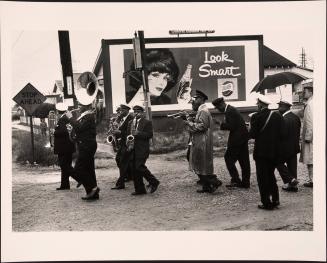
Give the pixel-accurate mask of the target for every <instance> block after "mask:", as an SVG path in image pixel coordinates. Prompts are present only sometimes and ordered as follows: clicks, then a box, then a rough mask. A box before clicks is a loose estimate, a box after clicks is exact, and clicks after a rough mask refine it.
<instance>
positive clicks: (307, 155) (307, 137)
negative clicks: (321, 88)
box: [300, 85, 313, 187]
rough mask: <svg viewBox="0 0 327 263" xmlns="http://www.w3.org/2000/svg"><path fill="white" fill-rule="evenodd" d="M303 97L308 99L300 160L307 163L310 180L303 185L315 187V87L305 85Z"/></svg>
mask: <svg viewBox="0 0 327 263" xmlns="http://www.w3.org/2000/svg"><path fill="white" fill-rule="evenodd" d="M303 92H304V94H303V97H304V98H305V99H307V103H306V106H305V108H304V116H303V127H302V145H301V155H300V162H302V163H304V164H306V165H307V168H308V181H307V182H306V183H304V184H303V185H304V186H306V187H313V182H312V176H313V160H312V159H313V151H312V149H313V144H312V143H313V101H312V98H313V87H312V85H310V86H306V87H304V91H303Z"/></svg>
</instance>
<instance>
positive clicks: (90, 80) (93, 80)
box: [75, 71, 99, 105]
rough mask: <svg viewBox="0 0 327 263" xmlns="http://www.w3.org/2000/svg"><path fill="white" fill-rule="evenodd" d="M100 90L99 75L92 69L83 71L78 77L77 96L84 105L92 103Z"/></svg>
mask: <svg viewBox="0 0 327 263" xmlns="http://www.w3.org/2000/svg"><path fill="white" fill-rule="evenodd" d="M98 90H99V83H98V79H97V77H96V76H95V75H94V74H93V73H92V72H90V71H86V72H84V73H82V74H81V75H80V76H79V78H78V79H77V85H76V87H75V96H76V99H77V101H78V102H79V103H80V104H82V105H90V104H91V103H92V102H93V101H94V100H95V98H96V96H97V93H98Z"/></svg>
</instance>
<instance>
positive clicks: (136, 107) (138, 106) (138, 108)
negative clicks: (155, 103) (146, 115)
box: [133, 105, 144, 111]
mask: <svg viewBox="0 0 327 263" xmlns="http://www.w3.org/2000/svg"><path fill="white" fill-rule="evenodd" d="M133 110H141V111H144V108H143V107H142V106H140V105H135V106H134V107H133Z"/></svg>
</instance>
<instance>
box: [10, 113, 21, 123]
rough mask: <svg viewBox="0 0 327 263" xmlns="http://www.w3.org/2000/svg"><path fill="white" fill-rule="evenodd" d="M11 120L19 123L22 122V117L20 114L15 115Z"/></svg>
mask: <svg viewBox="0 0 327 263" xmlns="http://www.w3.org/2000/svg"><path fill="white" fill-rule="evenodd" d="M11 120H12V121H19V120H20V115H19V114H18V113H13V114H12V115H11Z"/></svg>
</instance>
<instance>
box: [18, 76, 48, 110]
mask: <svg viewBox="0 0 327 263" xmlns="http://www.w3.org/2000/svg"><path fill="white" fill-rule="evenodd" d="M13 100H14V101H15V102H17V104H18V105H19V106H21V107H23V108H24V110H26V112H27V113H28V114H29V115H32V114H33V112H34V111H35V110H36V109H37V108H38V107H39V106H40V105H41V104H42V103H43V102H44V101H45V100H46V97H45V96H43V94H42V93H41V92H39V91H38V90H37V89H36V88H35V87H34V86H33V85H32V84H31V83H28V84H27V85H26V86H25V87H24V88H22V89H21V91H20V92H18V93H17V95H16V96H15V97H14V98H13Z"/></svg>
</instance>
